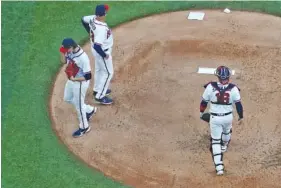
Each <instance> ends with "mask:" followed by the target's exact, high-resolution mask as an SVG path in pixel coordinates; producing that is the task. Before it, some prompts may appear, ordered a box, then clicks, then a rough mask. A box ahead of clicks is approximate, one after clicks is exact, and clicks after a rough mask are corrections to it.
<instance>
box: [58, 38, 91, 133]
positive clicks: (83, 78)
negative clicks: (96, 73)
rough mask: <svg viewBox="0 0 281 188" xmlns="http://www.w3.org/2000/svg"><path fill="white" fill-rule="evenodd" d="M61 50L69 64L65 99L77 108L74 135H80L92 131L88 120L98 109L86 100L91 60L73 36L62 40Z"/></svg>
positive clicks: (66, 71) (63, 58)
mask: <svg viewBox="0 0 281 188" xmlns="http://www.w3.org/2000/svg"><path fill="white" fill-rule="evenodd" d="M60 52H61V59H62V61H63V63H66V64H67V67H66V69H65V73H66V75H67V78H68V80H67V82H66V85H65V89H64V101H66V102H68V103H70V104H72V105H74V106H75V108H76V111H77V114H78V119H79V129H78V130H76V131H75V132H74V133H73V134H72V136H73V137H79V136H82V135H84V134H85V133H87V132H89V131H90V129H91V127H90V126H89V123H88V121H89V120H90V119H91V117H92V116H93V115H94V114H95V113H96V111H97V108H96V107H93V106H90V105H87V104H85V102H84V101H85V96H86V92H87V89H88V87H89V83H90V79H91V78H92V74H91V67H90V60H89V57H88V55H87V54H86V53H85V52H84V51H83V49H82V48H81V47H80V46H79V45H77V43H76V42H75V41H74V40H73V39H71V38H66V39H64V40H63V41H62V46H61V48H60Z"/></svg>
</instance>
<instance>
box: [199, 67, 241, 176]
mask: <svg viewBox="0 0 281 188" xmlns="http://www.w3.org/2000/svg"><path fill="white" fill-rule="evenodd" d="M215 75H216V76H217V77H218V82H209V83H208V84H206V85H204V88H205V91H204V93H203V96H202V101H201V104H200V118H201V119H202V120H204V121H207V122H208V123H209V124H210V129H211V131H210V132H211V145H210V151H211V153H212V158H213V162H214V165H215V169H216V172H217V175H223V174H224V164H223V153H224V152H226V150H227V147H228V144H229V142H230V139H231V131H232V121H233V114H232V112H233V107H232V105H233V103H235V105H236V110H237V113H238V116H239V119H238V121H239V124H240V123H241V122H242V119H243V107H242V104H241V97H240V89H239V88H238V87H237V86H236V85H235V84H232V83H229V78H230V75H231V73H230V69H229V68H228V67H226V66H219V67H218V68H217V69H216V71H215ZM208 102H210V109H209V113H204V111H205V109H206V108H207V104H208Z"/></svg>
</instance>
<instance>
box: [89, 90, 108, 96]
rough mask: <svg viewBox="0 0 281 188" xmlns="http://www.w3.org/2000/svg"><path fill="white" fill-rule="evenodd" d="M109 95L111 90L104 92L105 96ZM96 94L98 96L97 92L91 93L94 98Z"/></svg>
mask: <svg viewBox="0 0 281 188" xmlns="http://www.w3.org/2000/svg"><path fill="white" fill-rule="evenodd" d="M110 93H111V89H107V90H106V93H105V96H108V95H110ZM97 94H98V92H96V91H94V92H93V95H94V97H95V96H96V95H97Z"/></svg>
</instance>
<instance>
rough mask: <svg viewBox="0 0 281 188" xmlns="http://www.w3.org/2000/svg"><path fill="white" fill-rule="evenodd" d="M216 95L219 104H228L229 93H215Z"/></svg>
mask: <svg viewBox="0 0 281 188" xmlns="http://www.w3.org/2000/svg"><path fill="white" fill-rule="evenodd" d="M216 97H217V99H218V102H219V103H220V104H228V103H229V93H217V94H216Z"/></svg>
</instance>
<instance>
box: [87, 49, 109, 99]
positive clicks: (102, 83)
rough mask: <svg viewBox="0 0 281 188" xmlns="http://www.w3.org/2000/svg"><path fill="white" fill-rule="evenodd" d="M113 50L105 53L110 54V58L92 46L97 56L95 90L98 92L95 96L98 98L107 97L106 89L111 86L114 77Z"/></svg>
mask: <svg viewBox="0 0 281 188" xmlns="http://www.w3.org/2000/svg"><path fill="white" fill-rule="evenodd" d="M111 50H112V49H109V50H108V51H106V52H105V53H106V54H108V55H109V58H108V59H104V58H103V57H101V56H100V55H99V54H98V53H97V52H96V50H95V49H93V48H92V53H93V55H94V57H95V82H94V89H93V90H94V91H96V92H97V95H96V96H95V97H96V98H97V99H101V98H103V97H105V95H106V91H107V89H108V88H109V85H110V81H111V79H112V77H113V72H114V71H113V63H112V56H111Z"/></svg>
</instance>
